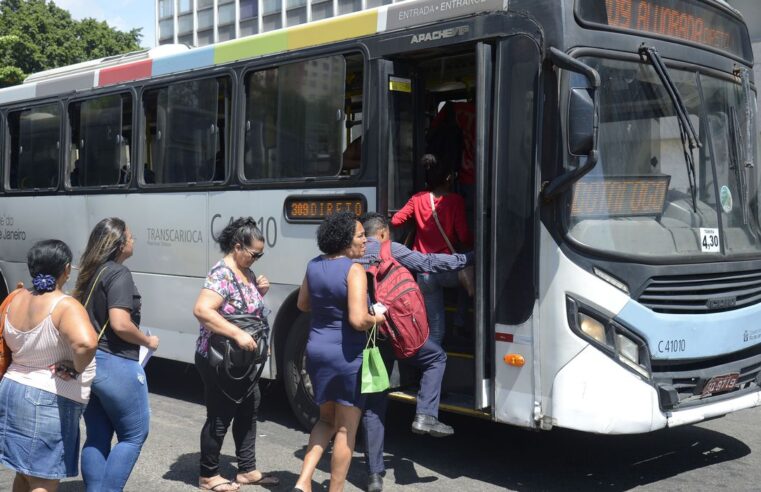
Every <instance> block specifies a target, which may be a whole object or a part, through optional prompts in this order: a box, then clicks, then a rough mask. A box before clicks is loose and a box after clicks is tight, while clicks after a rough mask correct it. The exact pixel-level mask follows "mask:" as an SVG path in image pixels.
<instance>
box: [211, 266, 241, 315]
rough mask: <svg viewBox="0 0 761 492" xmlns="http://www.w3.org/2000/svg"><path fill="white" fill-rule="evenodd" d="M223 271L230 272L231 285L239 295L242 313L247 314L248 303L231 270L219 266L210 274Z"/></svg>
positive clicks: (227, 267)
mask: <svg viewBox="0 0 761 492" xmlns="http://www.w3.org/2000/svg"><path fill="white" fill-rule="evenodd" d="M223 268H224V269H225V270H227V271H229V272H230V275H232V276H233V283H234V284H235V288H236V289H238V294H240V302H242V303H243V308H244V311H243V312H244V313H248V302H247V301H246V296H245V295H244V294H243V289H242V288H241V286H240V283H239V282H238V277H237V276H236V275H235V272H234V271H233V269H232V268H230V267H229V266H227V265H224V264H222V265H219V266H218V267H216V268H214V269H213V270H212V271H211V273H214V272H216V271H217V270H221V269H223Z"/></svg>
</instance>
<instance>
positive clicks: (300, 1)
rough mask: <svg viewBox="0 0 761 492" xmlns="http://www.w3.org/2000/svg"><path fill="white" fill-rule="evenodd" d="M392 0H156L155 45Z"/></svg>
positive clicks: (251, 30)
mask: <svg viewBox="0 0 761 492" xmlns="http://www.w3.org/2000/svg"><path fill="white" fill-rule="evenodd" d="M390 3H394V2H393V1H392V0H156V44H170V43H183V44H187V45H191V46H205V45H207V44H212V43H217V42H221V41H227V40H230V39H235V38H240V37H244V36H250V35H252V34H257V33H262V32H267V31H273V30H275V29H280V28H282V27H288V26H295V25H298V24H303V23H305V22H310V21H314V20H320V19H325V18H327V17H333V16H336V15H342V14H348V13H351V12H356V11H358V10H363V9H366V8H372V7H378V6H380V5H386V4H390Z"/></svg>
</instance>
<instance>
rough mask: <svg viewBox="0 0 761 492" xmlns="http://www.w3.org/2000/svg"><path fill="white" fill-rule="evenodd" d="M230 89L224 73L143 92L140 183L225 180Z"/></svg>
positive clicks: (228, 145)
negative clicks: (142, 150) (141, 179)
mask: <svg viewBox="0 0 761 492" xmlns="http://www.w3.org/2000/svg"><path fill="white" fill-rule="evenodd" d="M231 94H232V91H231V82H230V79H229V77H217V78H211V79H202V80H192V81H187V82H179V83H176V84H172V85H168V86H164V87H160V88H156V89H150V90H147V91H146V92H145V93H144V95H143V107H144V108H145V121H144V128H145V134H144V139H145V144H146V145H144V149H145V150H144V154H143V162H145V167H144V170H143V182H144V183H145V184H151V183H152V182H155V183H156V184H178V183H207V182H211V181H224V180H225V168H226V167H225V163H226V159H227V156H228V155H229V148H230V139H229V132H228V131H226V128H227V126H228V125H227V121H228V120H229V116H230V111H231Z"/></svg>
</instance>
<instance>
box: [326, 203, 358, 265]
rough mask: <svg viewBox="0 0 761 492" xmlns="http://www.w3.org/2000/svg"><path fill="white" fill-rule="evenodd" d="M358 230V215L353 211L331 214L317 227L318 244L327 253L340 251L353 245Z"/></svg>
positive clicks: (332, 253) (331, 253)
mask: <svg viewBox="0 0 761 492" xmlns="http://www.w3.org/2000/svg"><path fill="white" fill-rule="evenodd" d="M356 230H357V216H356V215H354V214H353V213H351V212H339V213H335V214H333V215H329V216H328V217H327V218H326V219H325V220H323V221H322V224H320V227H318V228H317V246H318V247H319V248H320V251H322V252H323V253H325V254H326V255H334V254H336V253H340V252H341V251H343V250H345V249H346V248H348V247H349V246H350V245H351V242H352V240H353V239H354V233H355V232H356Z"/></svg>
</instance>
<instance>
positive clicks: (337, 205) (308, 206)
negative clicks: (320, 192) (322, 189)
mask: <svg viewBox="0 0 761 492" xmlns="http://www.w3.org/2000/svg"><path fill="white" fill-rule="evenodd" d="M366 211H367V202H366V200H365V197H364V196H362V195H339V196H314V195H312V196H289V197H288V198H286V199H285V218H286V220H288V221H289V222H319V221H321V220H323V219H324V218H325V217H327V216H328V215H330V214H333V213H336V212H352V213H353V214H354V215H356V216H357V217H359V216H360V215H362V214H364V213H365V212H366Z"/></svg>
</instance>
